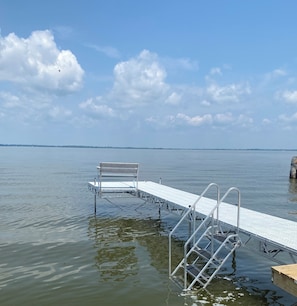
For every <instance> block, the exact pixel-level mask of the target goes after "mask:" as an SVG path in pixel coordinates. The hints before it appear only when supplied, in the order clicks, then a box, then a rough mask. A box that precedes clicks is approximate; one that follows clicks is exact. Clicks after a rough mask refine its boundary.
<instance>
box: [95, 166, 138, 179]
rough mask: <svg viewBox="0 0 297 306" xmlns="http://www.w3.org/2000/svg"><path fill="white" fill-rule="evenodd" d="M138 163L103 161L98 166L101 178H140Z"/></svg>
mask: <svg viewBox="0 0 297 306" xmlns="http://www.w3.org/2000/svg"><path fill="white" fill-rule="evenodd" d="M138 166H139V164H138V163H118V162H102V163H100V164H99V166H98V167H97V169H98V171H99V179H100V181H101V179H102V178H103V177H122V178H124V177H125V178H127V179H128V178H130V179H131V178H133V179H134V180H138Z"/></svg>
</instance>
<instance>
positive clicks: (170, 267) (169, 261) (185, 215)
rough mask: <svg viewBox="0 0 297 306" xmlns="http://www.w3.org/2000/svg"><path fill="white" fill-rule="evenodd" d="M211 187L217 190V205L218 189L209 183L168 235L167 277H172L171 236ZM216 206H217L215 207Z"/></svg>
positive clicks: (194, 209)
mask: <svg viewBox="0 0 297 306" xmlns="http://www.w3.org/2000/svg"><path fill="white" fill-rule="evenodd" d="M212 187H216V189H217V203H219V198H220V187H219V185H218V184H216V183H210V184H209V185H208V186H207V187H206V188H205V189H204V191H203V192H202V193H201V195H200V196H199V197H198V198H197V199H196V201H195V202H194V203H193V204H192V205H190V206H189V209H188V211H187V212H186V213H185V214H184V215H183V216H182V218H181V219H180V220H179V222H178V223H177V224H176V225H175V227H174V228H173V229H172V230H171V231H170V233H169V237H168V238H169V247H168V248H169V260H168V265H169V270H168V271H169V276H172V275H173V272H172V236H173V234H174V233H175V231H176V230H177V229H178V228H179V226H180V225H181V223H182V222H183V221H184V220H185V219H186V218H187V217H188V216H189V215H190V214H191V213H192V212H193V211H194V213H195V211H196V205H197V203H198V202H199V201H200V200H201V199H202V197H203V196H204V195H205V194H206V192H208V191H209V189H210V188H212ZM216 206H217V205H216ZM218 216H219V212H218V210H217V218H218ZM195 220H196V217H195V216H194V221H193V225H194V226H193V230H194V231H195V227H196V222H195Z"/></svg>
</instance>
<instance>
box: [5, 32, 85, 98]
mask: <svg viewBox="0 0 297 306" xmlns="http://www.w3.org/2000/svg"><path fill="white" fill-rule="evenodd" d="M83 75H84V71H83V69H82V68H81V67H80V65H79V64H78V62H77V59H76V57H75V56H74V54H73V53H72V52H71V51H69V50H59V49H58V48H57V46H56V43H55V41H54V37H53V35H52V33H51V32H50V31H47V30H46V31H35V32H32V34H31V35H30V36H29V37H28V38H20V37H18V36H17V35H15V34H14V33H10V34H9V35H7V36H6V37H1V36H0V80H1V81H9V82H13V83H17V84H20V85H22V86H24V87H26V88H34V89H39V90H49V91H54V92H62V93H67V92H73V91H76V90H78V89H80V88H81V86H82V79H83Z"/></svg>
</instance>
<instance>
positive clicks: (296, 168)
mask: <svg viewBox="0 0 297 306" xmlns="http://www.w3.org/2000/svg"><path fill="white" fill-rule="evenodd" d="M290 178H294V179H295V178H297V156H293V157H292V160H291V170H290Z"/></svg>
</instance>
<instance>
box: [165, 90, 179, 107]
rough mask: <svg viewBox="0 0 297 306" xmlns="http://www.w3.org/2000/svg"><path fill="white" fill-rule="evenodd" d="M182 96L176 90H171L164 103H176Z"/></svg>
mask: <svg viewBox="0 0 297 306" xmlns="http://www.w3.org/2000/svg"><path fill="white" fill-rule="evenodd" d="M181 98H182V96H181V95H180V94H178V93H176V92H173V93H172V94H171V95H169V97H168V98H167V99H166V100H165V103H166V104H171V105H178V104H179V103H180V101H181Z"/></svg>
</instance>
